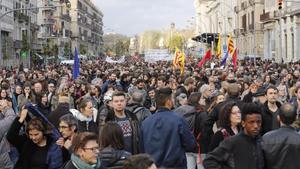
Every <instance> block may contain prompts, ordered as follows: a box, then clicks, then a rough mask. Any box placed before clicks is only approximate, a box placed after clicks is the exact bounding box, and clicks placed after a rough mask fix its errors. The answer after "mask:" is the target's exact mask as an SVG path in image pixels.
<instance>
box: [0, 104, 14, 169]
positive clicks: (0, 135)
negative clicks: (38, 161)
mask: <svg viewBox="0 0 300 169" xmlns="http://www.w3.org/2000/svg"><path fill="white" fill-rule="evenodd" d="M15 117H16V115H15V112H14V110H13V109H12V108H6V109H4V110H3V111H2V112H0V168H1V169H12V168H13V163H12V161H11V160H10V158H9V154H8V153H9V152H10V145H9V143H8V142H7V140H6V137H5V134H6V132H7V131H8V129H9V128H10V125H11V124H12V122H13V120H14V119H15Z"/></svg>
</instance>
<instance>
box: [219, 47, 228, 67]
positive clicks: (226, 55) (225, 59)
mask: <svg viewBox="0 0 300 169" xmlns="http://www.w3.org/2000/svg"><path fill="white" fill-rule="evenodd" d="M227 58H228V50H227V52H226V54H225V56H224V57H223V59H222V61H221V66H224V65H225V64H226V61H227Z"/></svg>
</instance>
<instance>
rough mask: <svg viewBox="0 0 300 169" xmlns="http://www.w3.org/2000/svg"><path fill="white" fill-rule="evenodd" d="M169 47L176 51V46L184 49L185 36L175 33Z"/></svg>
mask: <svg viewBox="0 0 300 169" xmlns="http://www.w3.org/2000/svg"><path fill="white" fill-rule="evenodd" d="M168 46H169V49H170V51H172V52H174V51H175V48H176V47H177V48H178V49H182V48H183V46H184V38H183V36H181V35H179V34H176V35H173V37H171V38H170V41H169V45H168Z"/></svg>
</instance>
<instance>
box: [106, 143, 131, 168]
mask: <svg viewBox="0 0 300 169" xmlns="http://www.w3.org/2000/svg"><path fill="white" fill-rule="evenodd" d="M129 156H131V154H130V153H129V152H127V151H124V150H116V149H114V148H111V147H106V148H104V149H103V150H101V152H100V160H101V166H103V167H104V168H106V169H123V164H124V162H125V160H126V159H128V157H129Z"/></svg>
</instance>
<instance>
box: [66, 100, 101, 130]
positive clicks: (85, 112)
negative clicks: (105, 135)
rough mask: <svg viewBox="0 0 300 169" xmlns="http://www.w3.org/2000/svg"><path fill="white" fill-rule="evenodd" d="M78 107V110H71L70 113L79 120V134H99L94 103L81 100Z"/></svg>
mask: <svg viewBox="0 0 300 169" xmlns="http://www.w3.org/2000/svg"><path fill="white" fill-rule="evenodd" d="M77 107H78V110H76V109H71V110H70V112H71V113H72V114H73V116H74V117H75V118H76V119H77V120H78V132H93V133H95V134H98V126H97V124H96V119H95V118H94V117H95V116H94V109H93V103H92V101H91V100H89V99H81V101H80V102H79V104H78V106H77Z"/></svg>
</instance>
